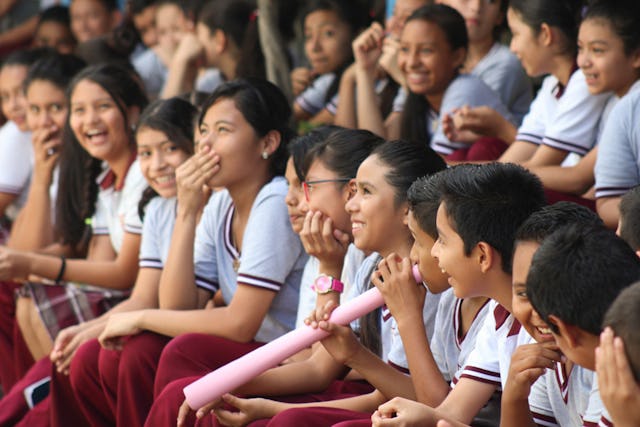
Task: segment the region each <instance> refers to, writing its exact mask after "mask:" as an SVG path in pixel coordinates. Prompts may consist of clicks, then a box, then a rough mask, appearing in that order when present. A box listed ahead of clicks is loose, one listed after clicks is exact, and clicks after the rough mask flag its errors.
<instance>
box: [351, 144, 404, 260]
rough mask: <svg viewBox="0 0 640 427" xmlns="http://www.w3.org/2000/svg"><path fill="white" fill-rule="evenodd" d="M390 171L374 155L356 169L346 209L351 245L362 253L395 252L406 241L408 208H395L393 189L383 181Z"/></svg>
mask: <svg viewBox="0 0 640 427" xmlns="http://www.w3.org/2000/svg"><path fill="white" fill-rule="evenodd" d="M389 170H390V169H389V166H387V165H386V164H384V163H382V162H381V161H380V160H379V159H378V157H377V156H376V155H371V156H369V157H367V158H366V159H365V161H364V162H362V164H361V165H360V167H359V168H358V173H357V175H356V179H355V182H354V184H353V185H354V187H355V191H353V196H352V197H351V199H349V201H348V202H347V203H346V206H345V207H346V210H347V212H348V213H349V215H350V216H351V231H352V234H353V243H354V244H355V245H356V247H357V248H358V249H360V250H362V251H365V252H370V251H375V252H378V253H380V255H382V256H387V255H389V254H390V253H391V252H397V251H398V250H399V249H398V248H401V247H402V246H403V245H406V242H407V241H408V238H409V230H408V229H407V226H406V224H405V222H406V211H407V206H406V203H403V204H401V205H400V206H396V204H395V189H394V187H392V186H391V185H390V184H389V183H388V182H387V180H386V179H385V174H387V173H388V172H389Z"/></svg>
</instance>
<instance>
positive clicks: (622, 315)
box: [602, 282, 640, 382]
mask: <svg viewBox="0 0 640 427" xmlns="http://www.w3.org/2000/svg"><path fill="white" fill-rule="evenodd" d="M639 308H640V282H636V283H634V284H632V285H631V286H629V287H628V288H626V289H624V290H623V291H622V292H620V295H618V297H617V298H616V300H615V301H614V302H613V304H611V307H609V310H607V314H606V315H605V316H604V322H602V327H603V328H604V327H606V326H609V327H611V329H613V332H614V333H615V335H616V336H618V337H620V338H622V341H623V342H624V350H625V352H626V354H627V359H628V360H629V365H630V366H631V371H632V372H633V375H634V377H635V380H636V382H640V329H638V325H640V309H639Z"/></svg>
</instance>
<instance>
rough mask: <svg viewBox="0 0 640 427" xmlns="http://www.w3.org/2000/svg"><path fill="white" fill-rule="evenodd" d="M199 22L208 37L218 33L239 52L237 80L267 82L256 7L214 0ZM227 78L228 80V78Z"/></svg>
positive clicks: (247, 1)
mask: <svg viewBox="0 0 640 427" xmlns="http://www.w3.org/2000/svg"><path fill="white" fill-rule="evenodd" d="M197 20H198V22H200V23H202V24H204V25H205V26H206V27H207V28H208V29H209V31H211V34H213V32H214V31H216V30H221V31H222V32H223V33H224V34H225V35H226V36H227V39H229V40H230V41H232V42H233V44H235V45H236V47H237V48H238V50H239V51H240V57H239V58H238V64H237V65H236V77H258V78H266V76H267V73H266V69H265V59H264V54H263V52H262V47H261V46H260V37H259V33H258V15H257V5H256V3H255V1H252V0H216V1H213V2H208V3H207V4H205V5H204V6H203V7H202V9H201V10H200V11H199V13H198V19H197ZM227 77H229V76H227Z"/></svg>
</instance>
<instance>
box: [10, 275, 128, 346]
mask: <svg viewBox="0 0 640 427" xmlns="http://www.w3.org/2000/svg"><path fill="white" fill-rule="evenodd" d="M129 294H130V291H118V290H114V289H106V288H100V287H96V286H87V285H79V284H75V283H65V284H62V285H47V284H43V283H34V282H28V283H26V284H24V285H23V286H22V287H21V288H20V289H19V290H18V295H19V296H22V297H27V298H31V299H32V300H33V303H34V305H35V306H36V309H37V310H38V314H39V315H40V318H41V319H42V322H43V323H44V325H45V327H46V329H47V331H48V332H49V336H50V337H51V339H52V340H53V339H55V338H56V336H57V335H58V332H60V331H61V330H62V329H64V328H66V327H68V326H73V325H77V324H78V323H82V322H86V321H88V320H91V319H95V318H96V317H99V316H100V315H101V314H102V313H104V312H106V311H108V310H110V309H111V308H112V307H114V306H115V305H116V304H118V303H119V302H121V301H123V300H124V299H126V298H127V297H128V296H129Z"/></svg>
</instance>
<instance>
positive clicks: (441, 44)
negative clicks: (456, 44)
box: [398, 19, 465, 96]
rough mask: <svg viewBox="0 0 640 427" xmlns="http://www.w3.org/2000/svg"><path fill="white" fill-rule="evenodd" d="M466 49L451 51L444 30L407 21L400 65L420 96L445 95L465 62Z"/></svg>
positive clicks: (436, 26) (432, 24) (431, 25)
mask: <svg viewBox="0 0 640 427" xmlns="http://www.w3.org/2000/svg"><path fill="white" fill-rule="evenodd" d="M464 56H465V50H464V49H457V50H455V51H452V50H451V47H450V45H449V42H448V41H447V38H446V36H445V33H444V31H442V29H441V28H440V27H439V26H438V25H436V24H434V23H432V22H428V21H425V20H422V19H413V20H411V21H409V22H407V23H406V24H405V26H404V30H403V31H402V37H401V38H400V51H399V52H398V65H399V66H400V69H401V70H402V72H403V74H404V75H405V77H406V81H407V86H408V87H409V89H410V90H411V91H412V92H413V93H416V94H418V95H424V96H430V95H432V96H437V95H441V94H443V93H444V91H445V90H446V89H447V87H448V86H449V83H451V81H452V80H453V78H454V77H455V75H456V73H457V70H458V68H460V66H462V64H463V62H464Z"/></svg>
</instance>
